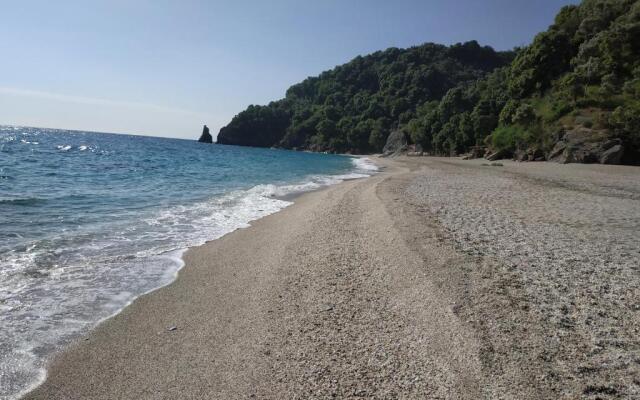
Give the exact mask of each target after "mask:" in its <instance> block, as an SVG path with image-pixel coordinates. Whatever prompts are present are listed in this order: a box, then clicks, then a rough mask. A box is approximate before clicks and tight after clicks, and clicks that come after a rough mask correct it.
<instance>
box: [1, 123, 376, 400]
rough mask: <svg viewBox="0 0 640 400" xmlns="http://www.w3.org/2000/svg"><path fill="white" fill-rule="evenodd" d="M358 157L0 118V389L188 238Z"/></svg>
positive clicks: (356, 174)
mask: <svg viewBox="0 0 640 400" xmlns="http://www.w3.org/2000/svg"><path fill="white" fill-rule="evenodd" d="M374 170H375V167H374V166H373V165H372V164H370V163H368V161H367V160H366V159H357V158H351V157H346V156H339V155H327V154H313V153H302V152H293V151H285V150H274V149H256V148H243V147H235V146H218V145H208V144H202V143H197V142H195V141H187V140H178V139H164V138H152V137H142V136H130V135H115V134H103V133H93V132H78V131H62V130H53V129H37V128H22V127H10V126H4V127H0V326H1V327H2V329H1V330H0V398H7V399H9V398H14V397H17V396H19V394H20V393H21V392H23V391H25V390H27V389H28V388H29V387H30V386H32V385H34V384H36V383H38V382H39V381H41V380H42V379H43V378H44V374H45V372H44V366H45V361H46V358H47V356H49V355H50V354H51V353H52V352H54V351H56V350H58V349H59V348H60V347H61V346H63V345H64V344H65V343H66V342H68V341H69V340H71V339H72V338H74V337H76V336H77V335H78V334H81V333H83V332H85V331H86V330H87V329H90V328H91V327H93V326H95V325H96V324H97V323H99V322H100V321H101V320H103V319H105V318H108V317H109V316H112V315H113V314H115V313H117V312H118V311H119V310H121V309H122V308H123V307H124V306H126V305H127V304H128V303H130V302H131V301H132V300H133V299H135V298H136V297H137V296H139V295H140V294H143V293H146V292H148V291H150V290H153V289H155V288H158V287H160V286H163V285H165V284H168V283H170V282H171V281H172V280H173V279H174V278H175V275H176V272H177V271H178V269H179V268H180V267H181V266H182V262H181V260H180V255H181V254H182V251H183V250H184V249H185V248H187V247H190V246H194V245H199V244H202V243H204V242H205V241H207V240H212V239H215V238H218V237H220V236H222V235H224V234H226V233H228V232H231V231H233V230H235V229H238V228H242V227H246V226H248V223H249V222H250V221H252V220H255V219H258V218H261V217H263V216H265V215H268V214H271V213H274V212H276V211H278V210H280V209H282V208H284V207H286V206H287V205H289V204H291V203H290V202H289V201H287V200H284V199H283V196H286V195H287V194H290V193H294V192H300V191H306V190H313V189H316V188H319V187H321V186H324V185H329V184H332V183H337V182H340V181H342V180H344V179H354V178H360V177H365V176H367V175H369V174H371V173H372V172H373V171H374Z"/></svg>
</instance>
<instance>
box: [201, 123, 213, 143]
mask: <svg viewBox="0 0 640 400" xmlns="http://www.w3.org/2000/svg"><path fill="white" fill-rule="evenodd" d="M198 142H200V143H213V137H212V136H211V134H210V133H209V127H207V126H206V125H205V126H204V127H203V128H202V135H200V139H198Z"/></svg>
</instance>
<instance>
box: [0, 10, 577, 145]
mask: <svg viewBox="0 0 640 400" xmlns="http://www.w3.org/2000/svg"><path fill="white" fill-rule="evenodd" d="M569 3H576V1H571V0H536V1H531V0H486V1H478V0H422V1H419V0H414V1H410V0H394V1H391V0H387V1H378V0H308V1H302V0H271V1H267V0H265V1H257V0H256V1H243V0H235V1H215V0H210V1H187V0H183V1H178V0H175V1H166V0H153V1H152V0H109V1H98V0H94V1H91V0H89V1H87V0H83V1H65V0H61V1H50V0H47V1H30V0H21V1H4V2H3V5H2V11H1V15H2V22H1V23H0V54H2V57H1V59H0V124H15V125H28V126H40V127H52V128H68V129H81V130H94V131H104V132H122V133H135V134H143V135H152V136H168V137H182V138H196V137H197V136H198V135H199V133H200V130H201V127H202V124H205V123H206V124H208V125H209V127H210V128H211V129H212V133H213V134H214V135H215V134H216V133H217V132H218V129H219V128H220V127H221V126H223V125H225V124H226V123H227V122H228V121H229V120H230V119H231V118H232V117H233V116H234V115H235V114H236V113H238V112H239V111H241V110H242V109H244V108H245V107H246V106H247V105H249V104H264V103H267V102H268V101H270V100H275V99H279V98H281V97H283V96H284V93H285V91H286V89H287V88H288V87H289V86H290V85H291V84H294V83H296V82H298V81H300V80H302V79H304V78H306V77H307V76H312V75H317V74H318V73H320V72H322V71H323V70H326V69H329V68H332V67H334V66H335V65H338V64H342V63H344V62H347V61H349V60H350V59H352V58H353V57H355V56H356V55H358V54H367V53H370V52H373V51H376V50H380V49H385V48H387V47H392V46H395V47H409V46H412V45H417V44H420V43H423V42H437V43H443V44H452V43H456V42H462V41H467V40H472V39H476V40H478V41H479V42H480V43H481V44H483V45H484V44H486V45H491V46H493V47H494V48H496V49H510V48H513V47H514V46H521V45H526V44H528V43H529V42H530V41H531V39H532V38H533V36H534V35H535V34H536V33H537V32H539V31H541V30H544V29H546V28H547V27H548V25H549V24H551V22H552V21H553V17H554V15H555V14H556V12H557V11H558V10H559V9H560V7H561V6H563V5H565V4H569Z"/></svg>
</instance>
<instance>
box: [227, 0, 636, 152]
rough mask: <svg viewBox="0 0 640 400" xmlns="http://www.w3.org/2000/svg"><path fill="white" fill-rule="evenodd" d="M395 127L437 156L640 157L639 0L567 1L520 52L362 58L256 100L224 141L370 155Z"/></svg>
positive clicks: (473, 50)
mask: <svg viewBox="0 0 640 400" xmlns="http://www.w3.org/2000/svg"><path fill="white" fill-rule="evenodd" d="M393 130H400V131H402V132H404V133H405V134H406V136H407V138H408V140H409V141H410V142H411V143H415V144H416V145H418V148H420V149H421V150H423V151H424V152H427V153H429V154H444V155H456V154H463V153H466V152H469V151H471V150H474V149H478V148H479V147H480V146H485V147H487V148H488V150H487V151H488V152H493V153H494V154H499V155H500V156H502V157H511V156H514V155H515V156H516V157H518V158H519V159H553V158H556V159H558V160H560V161H564V162H571V161H579V162H597V161H600V162H614V163H615V162H626V163H638V162H639V161H640V0H585V1H583V2H582V3H581V4H580V5H579V6H573V5H572V6H566V7H563V8H562V9H561V10H560V12H559V13H558V15H557V16H556V18H555V21H554V22H553V24H552V25H551V26H550V27H549V29H548V30H547V31H544V32H542V33H540V34H538V35H537V36H536V37H535V39H534V40H533V43H532V44H531V45H529V46H527V47H526V48H522V49H516V50H514V52H496V51H494V50H493V49H492V48H490V47H482V46H480V45H479V44H478V43H477V42H475V41H472V42H467V43H464V44H457V45H453V46H450V47H446V46H442V45H437V44H432V43H428V44H424V45H421V46H416V47H412V48H409V49H404V50H403V49H396V48H391V49H387V50H385V51H379V52H376V53H373V54H371V55H368V56H365V57H360V56H359V57H356V58H355V59H354V60H352V61H351V62H349V63H347V64H344V65H341V66H338V67H336V68H334V69H333V70H330V71H326V72H323V73H322V74H320V76H318V77H313V78H308V79H306V80H305V81H303V82H301V83H299V84H297V85H294V86H292V87H291V88H289V90H287V93H286V97H285V98H284V99H282V100H278V101H274V102H272V103H270V104H269V105H266V106H250V107H249V108H248V109H247V110H245V111H243V112H241V113H240V114H238V115H237V116H235V117H234V118H233V120H232V121H231V122H230V123H229V125H227V126H226V127H224V128H222V129H221V130H220V133H219V135H218V143H222V144H239V145H248V146H261V147H284V148H297V149H309V150H314V151H331V152H351V153H373V152H380V151H381V150H382V147H383V146H384V144H385V142H386V139H387V137H388V136H389V134H390V132H392V131H393ZM614 150H615V151H614ZM612 153H615V154H613V156H612V155H611V154H612Z"/></svg>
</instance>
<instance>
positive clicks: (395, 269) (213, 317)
mask: <svg viewBox="0 0 640 400" xmlns="http://www.w3.org/2000/svg"><path fill="white" fill-rule="evenodd" d="M380 162H381V163H383V164H384V165H385V167H386V168H385V170H384V171H383V172H381V173H379V174H377V175H374V176H372V177H370V178H368V179H362V180H351V181H345V182H342V183H340V184H338V185H333V186H329V187H325V188H324V189H322V190H319V191H315V192H310V193H305V194H303V195H301V196H300V197H298V198H297V199H296V201H295V203H294V204H293V205H292V206H289V207H287V208H285V209H283V210H281V211H280V212H277V213H275V214H271V215H269V216H267V217H264V218H262V219H260V220H257V221H255V222H253V223H252V226H251V227H250V228H248V229H240V230H236V231H234V232H232V233H230V234H227V235H225V236H223V237H222V238H220V239H217V240H214V241H211V242H208V243H206V244H204V245H202V246H198V247H195V248H191V249H189V250H188V251H187V252H186V253H185V255H184V260H185V263H186V266H185V267H184V268H183V269H182V270H181V272H180V274H179V275H178V278H177V279H176V280H175V281H174V282H173V283H171V284H170V285H168V286H165V287H163V288H161V289H158V290H156V291H153V292H151V293H149V294H147V295H144V296H142V297H139V298H138V299H136V301H134V302H133V304H131V305H130V306H129V307H127V308H126V309H124V310H123V311H122V312H121V313H119V314H118V315H116V316H115V317H113V318H111V319H109V320H107V321H105V322H104V323H102V324H101V325H100V326H98V327H97V328H96V329H95V330H94V331H92V332H91V333H90V334H89V335H88V336H86V337H84V338H83V339H81V340H78V341H76V342H75V343H74V344H73V345H72V346H70V347H69V348H68V349H67V350H65V351H63V352H62V353H60V354H58V355H57V356H56V357H54V359H53V360H52V363H51V364H50V368H49V376H48V378H47V380H46V381H45V383H44V384H43V385H41V386H39V387H38V388H36V389H35V390H33V391H32V392H30V393H29V394H28V395H27V396H26V397H25V398H39V399H43V398H47V399H53V398H171V397H173V398H178V397H179V398H203V397H205V398H221V399H222V398H248V397H252V398H253V397H255V398H296V397H300V396H302V397H305V398H325V397H329V396H337V397H339V398H345V397H385V396H386V397H389V396H391V397H416V396H417V397H443V398H492V397H495V396H514V397H517V398H523V399H526V398H531V399H533V398H557V397H563V396H565V397H566V396H571V395H574V396H575V395H589V394H590V393H595V394H599V395H602V394H603V393H604V394H605V395H606V394H607V393H610V394H611V393H613V395H611V396H610V398H623V396H624V395H627V394H633V393H632V392H631V390H633V383H632V381H630V380H631V379H632V376H634V373H635V372H636V371H637V366H634V364H633V363H631V364H627V367H626V369H621V368H618V369H617V370H606V371H602V372H597V370H596V371H595V372H591V373H589V374H586V375H584V374H583V375H579V371H580V368H583V367H586V366H587V365H588V364H589V363H591V362H596V361H598V360H600V361H607V359H606V358H605V359H603V358H602V357H605V355H607V357H608V356H609V354H608V353H607V352H606V351H605V352H604V353H602V351H601V352H600V353H599V355H594V356H593V357H595V358H589V357H590V356H589V355H588V354H582V355H579V356H577V355H576V353H575V352H576V351H579V349H581V348H582V347H581V346H584V345H585V343H589V341H590V340H593V339H594V338H593V337H589V336H588V332H585V331H583V330H582V328H583V323H584V321H582V320H581V319H580V313H579V312H578V310H574V311H571V313H570V314H569V318H570V319H572V324H573V326H574V328H572V329H573V333H572V335H573V336H571V337H574V339H572V340H571V341H567V339H563V341H561V342H558V343H556V342H553V343H550V342H548V340H549V338H551V339H553V338H555V337H558V334H559V335H560V337H564V336H563V335H565V334H566V329H567V328H566V326H565V327H564V328H562V327H561V326H560V327H559V326H558V325H557V323H563V324H565V325H566V324H567V322H566V318H567V316H566V315H565V317H564V318H565V320H558V321H556V318H557V317H556V314H555V312H556V311H555V310H556V309H562V308H561V306H562V305H563V304H564V302H565V299H564V297H562V294H561V295H559V297H557V298H556V297H554V298H550V299H548V300H547V302H546V303H545V302H544V301H543V300H541V297H540V294H539V293H538V292H536V290H537V288H538V287H542V288H551V287H555V286H557V285H558V284H560V283H561V281H559V279H560V278H563V279H567V276H562V275H560V276H556V275H553V274H552V273H551V274H550V273H549V272H548V271H543V272H544V273H545V274H547V275H544V274H542V275H535V274H534V275H528V274H530V273H536V274H537V273H538V270H537V269H536V268H533V267H529V268H528V269H526V268H523V269H522V270H519V269H518V268H516V269H515V270H514V267H512V266H511V264H509V263H507V261H510V260H509V259H508V258H507V257H506V256H504V255H502V254H501V253H491V249H490V248H485V247H483V246H485V245H484V244H483V243H481V242H467V240H469V239H468V238H466V237H457V236H456V232H462V233H465V232H464V226H460V225H456V224H459V223H460V221H459V220H457V219H453V220H452V219H450V218H449V217H448V214H447V212H448V211H455V212H458V213H459V214H460V215H461V216H462V217H461V218H471V217H473V216H474V215H476V214H474V213H477V212H478V211H474V212H472V213H468V211H467V210H466V209H456V208H455V207H466V205H465V204H463V203H460V204H455V203H456V202H455V201H454V202H452V203H453V204H440V202H441V201H442V200H441V199H440V198H437V197H433V196H434V191H435V189H436V188H438V187H440V188H441V189H442V190H443V191H444V190H445V189H447V190H453V191H454V193H450V194H457V195H461V194H463V193H464V190H465V187H467V188H468V187H469V185H472V184H474V182H476V181H477V182H478V184H480V185H483V184H484V185H487V184H494V185H495V184H501V185H503V184H504V185H506V186H505V187H510V186H509V185H513V184H517V185H518V187H519V188H520V189H522V190H523V191H525V192H526V191H532V193H533V191H536V190H537V191H539V192H541V193H542V192H544V193H545V194H553V195H555V194H557V193H560V192H561V191H566V190H568V191H572V193H573V192H575V193H579V194H581V195H583V196H587V197H585V199H592V200H593V202H594V204H595V205H596V206H598V207H601V200H600V197H606V198H605V200H607V199H608V200H607V201H612V200H611V199H613V201H615V202H619V203H620V204H619V206H624V207H632V208H631V211H633V210H636V207H637V200H638V195H640V184H639V182H638V179H637V178H635V179H634V175H633V174H634V173H636V171H635V170H633V171H632V170H631V169H627V168H623V167H620V168H614V167H603V166H589V167H583V166H571V167H569V168H566V166H557V165H548V164H547V163H541V164H526V165H525V164H516V163H505V167H504V168H502V167H500V168H498V167H483V166H481V165H480V164H479V162H460V161H459V160H455V159H430V158H425V159H408V158H402V159H400V160H385V159H382V160H380ZM558 168H564V170H562V171H561V173H559V174H558V179H556V180H549V179H548V176H549V173H548V170H550V169H555V170H557V169H558ZM556 172H557V171H556ZM467 175H468V176H467ZM612 178H617V179H612ZM449 181H450V182H453V183H447V182H449ZM456 184H459V185H456ZM425 185H426V186H425ZM438 185H440V186H438ZM447 185H448V186H447ZM452 185H453V186H452ZM500 187H502V186H500ZM430 188H432V190H430ZM489 189H490V190H494V189H495V188H494V187H491V186H489ZM499 193H500V192H494V193H493V196H495V198H496V199H499V198H500V195H499ZM527 193H528V192H527ZM430 196H431V197H430ZM543 197H544V196H543ZM554 201H556V200H554ZM557 201H560V200H557ZM486 204H490V203H486V201H485V202H484V203H483V204H481V205H482V206H485V208H487V207H486ZM602 204H604V203H602ZM616 206H618V205H616ZM443 210H444V211H443ZM534 211H536V210H535V209H532V210H530V212H534ZM443 212H444V213H443ZM535 215H537V214H535ZM535 215H534V217H535V218H540V217H537V216H535ZM473 222H474V223H477V222H478V221H473ZM534 222H535V221H534ZM631 222H634V221H631ZM604 228H607V229H609V228H610V229H611V230H612V231H614V232H615V229H618V228H617V225H616V224H612V225H611V226H605V227H604ZM623 228H624V229H629V228H628V227H626V226H624V227H623ZM467 234H468V233H467ZM490 234H491V232H488V233H485V235H490ZM507 245H508V243H506V242H505V244H502V246H507ZM465 246H467V247H465ZM631 246H633V245H631ZM503 250H504V249H503ZM507 250H509V249H507ZM473 251H476V252H475V253H474V252H473ZM577 251H578V250H577V249H576V252H577ZM635 251H637V248H636V249H635ZM634 254H635V253H634ZM634 254H631V256H632V257H633V256H634ZM578 255H579V254H578ZM628 261H629V260H627V259H624V260H623V259H621V260H613V263H614V264H615V265H618V266H619V268H618V269H617V270H615V269H614V270H613V271H617V272H611V273H610V274H612V275H616V274H617V275H616V276H614V278H615V277H617V276H618V275H620V276H622V277H625V278H626V275H624V274H626V273H628V271H627V269H625V268H627V267H626V266H627V262H628ZM632 261H633V260H632ZM522 262H523V263H525V262H528V260H527V259H524V258H523V261H522ZM523 265H524V264H523ZM552 272H553V271H552ZM540 273H542V272H540ZM592 273H594V272H592ZM621 274H622V275H621ZM532 278H537V279H538V280H539V281H538V282H535V281H531V279H532ZM575 279H580V278H579V277H578V278H575ZM637 284H638V282H637V278H636V279H635V280H633V281H627V283H626V285H627V286H626V288H625V287H622V289H625V290H624V292H623V293H622V294H621V296H623V300H620V299H615V300H616V301H618V303H619V302H622V308H621V306H620V304H618V303H616V302H613V303H610V302H609V300H610V299H608V298H607V299H599V300H598V299H596V300H594V299H591V301H600V303H602V304H600V305H601V306H602V307H608V308H607V310H608V311H609V313H610V314H615V315H617V316H619V317H620V318H622V317H626V318H627V319H626V320H627V321H629V322H628V325H627V326H626V327H625V326H622V327H620V326H618V324H614V326H615V328H616V329H620V330H619V331H617V332H616V337H618V339H619V340H622V339H623V338H627V339H625V340H626V342H620V343H624V347H623V348H624V349H626V356H628V357H633V356H634V354H635V353H634V351H633V348H634V346H637V339H636V341H635V342H634V341H633V339H628V334H629V332H632V331H633V329H634V327H636V328H637V324H638V321H637V320H636V319H635V317H634V315H636V314H633V313H631V314H629V311H628V310H627V309H626V308H625V307H627V306H628V305H630V304H632V303H633V301H634V300H638V299H636V298H635V297H634V294H633V293H634V292H633V290H634V288H636V287H637ZM528 285H529V286H528ZM616 288H617V289H618V290H621V289H620V287H616ZM575 290H577V289H575ZM541 293H543V292H541ZM614 295H615V294H611V295H610V296H614ZM572 296H573V297H572V298H573V299H574V302H577V305H576V306H575V307H577V308H578V309H580V308H581V307H582V308H588V307H589V305H588V304H586V303H584V302H583V300H582V298H581V297H580V296H581V294H580V293H578V294H574V295H572ZM624 296H626V297H624ZM635 296H636V297H637V293H636V295H635ZM576 299H577V300H576ZM578 300H579V301H578ZM543 317H546V318H547V320H545V319H544V318H543ZM560 317H561V316H560ZM590 317H591V321H592V322H591V323H592V324H593V323H594V321H593V318H596V320H595V322H596V325H595V326H599V325H598V323H599V322H600V321H599V320H598V319H597V318H598V317H597V316H596V317H594V316H593V315H591V316H590ZM629 318H630V319H629ZM592 326H593V325H592ZM174 327H175V329H173V328H174ZM563 329H564V330H563ZM595 334H597V332H595V333H594V335H595ZM596 339H597V338H596ZM602 346H604V345H602ZM607 351H608V349H607ZM549 352H551V353H549ZM545 354H546V356H545ZM549 354H551V355H549ZM578 354H580V353H578ZM603 354H604V355H603ZM568 355H571V356H573V358H571V357H568ZM616 355H617V356H620V354H619V353H615V354H614V353H612V354H610V356H612V357H613V356H616ZM567 357H568V358H567ZM597 357H600V358H597ZM572 360H573V361H572ZM567 363H573V364H575V365H569V366H568V367H567V366H566V365H567Z"/></svg>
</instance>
